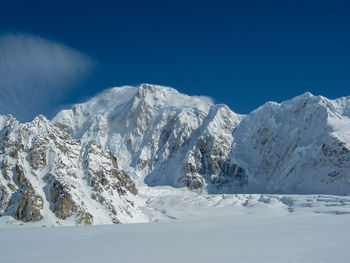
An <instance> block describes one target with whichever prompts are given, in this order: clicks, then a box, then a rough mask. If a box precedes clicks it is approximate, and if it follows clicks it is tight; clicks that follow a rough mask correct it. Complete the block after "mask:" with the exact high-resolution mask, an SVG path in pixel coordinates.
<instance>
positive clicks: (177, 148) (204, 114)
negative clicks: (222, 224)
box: [53, 84, 243, 189]
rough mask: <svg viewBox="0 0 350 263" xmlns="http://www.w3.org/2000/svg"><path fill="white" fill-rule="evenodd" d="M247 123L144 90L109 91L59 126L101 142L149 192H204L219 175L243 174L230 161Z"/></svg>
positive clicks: (203, 103)
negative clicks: (237, 133) (162, 188)
mask: <svg viewBox="0 0 350 263" xmlns="http://www.w3.org/2000/svg"><path fill="white" fill-rule="evenodd" d="M242 118H243V116H242V115H238V114H235V113H234V112H232V111H231V110H230V109H229V108H228V107H227V106H226V105H214V104H213V103H212V102H211V101H210V100H209V99H208V98H205V97H190V96H187V95H183V94H180V93H179V92H177V91H176V90H174V89H172V88H167V87H161V86H156V85H148V84H143V85H141V86H140V87H138V88H136V87H122V88H115V89H111V90H108V91H106V92H104V93H102V94H100V95H99V96H97V97H95V98H93V99H91V100H90V101H88V102H86V103H84V104H78V105H75V106H74V107H73V108H72V109H71V110H64V111H61V112H60V113H59V114H58V115H57V116H56V117H55V118H54V120H53V122H54V123H55V125H56V126H58V127H60V128H62V129H64V130H65V131H67V132H68V133H70V134H71V135H72V136H73V137H75V138H77V139H81V140H82V141H85V142H86V141H90V140H96V141H97V142H98V143H99V144H101V145H102V146H103V147H105V148H107V149H109V150H110V151H111V152H112V153H113V154H114V155H115V156H116V157H117V159H118V160H119V164H120V165H121V167H122V168H123V169H125V170H127V171H128V172H129V173H130V174H134V175H135V178H136V179H139V181H143V180H144V182H145V183H146V184H147V185H148V186H157V185H170V186H174V187H183V186H184V185H185V186H187V187H188V188H190V189H201V188H203V187H204V186H205V185H206V184H207V183H209V184H211V181H213V180H215V179H214V177H215V176H217V175H219V174H226V173H227V172H230V174H231V175H232V176H235V175H236V174H237V169H236V167H235V166H232V165H230V163H228V162H227V157H228V154H229V152H230V150H231V144H232V142H233V131H234V129H235V127H236V126H237V125H238V124H239V122H240V121H241V119H242ZM238 173H239V171H238ZM212 177H213V179H212Z"/></svg>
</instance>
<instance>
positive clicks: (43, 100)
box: [0, 34, 92, 121]
mask: <svg viewBox="0 0 350 263" xmlns="http://www.w3.org/2000/svg"><path fill="white" fill-rule="evenodd" d="M91 67H92V60H91V59H90V58H89V57H88V56H86V55H84V54H81V53H79V52H77V51H75V50H73V49H71V48H69V47H67V46H65V45H63V44H60V43H57V42H54V41H50V40H46V39H43V38H41V37H38V36H33V35H29V34H5V35H1V36H0V114H13V115H15V117H16V118H18V119H19V120H22V121H27V120H30V119H31V118H33V117H34V116H36V115H38V114H45V113H47V112H50V109H51V110H52V109H53V108H54V106H53V105H54V104H55V103H58V101H59V100H60V99H61V98H62V97H63V96H65V94H67V92H68V91H69V89H71V88H72V87H74V84H76V83H77V81H79V80H81V79H82V78H83V77H84V76H86V74H87V73H88V72H89V71H90V69H91Z"/></svg>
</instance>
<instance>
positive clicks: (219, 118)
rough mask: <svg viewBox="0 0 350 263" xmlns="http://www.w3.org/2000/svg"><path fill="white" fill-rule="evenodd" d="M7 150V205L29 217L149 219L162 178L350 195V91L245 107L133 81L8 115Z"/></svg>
mask: <svg viewBox="0 0 350 263" xmlns="http://www.w3.org/2000/svg"><path fill="white" fill-rule="evenodd" d="M0 151H1V152H0V164H1V170H0V173H1V174H0V215H12V216H14V217H15V218H17V219H19V220H22V221H40V220H46V221H47V222H48V224H102V223H118V222H122V223H126V222H128V223H131V222H141V221H147V220H148V219H147V216H145V215H144V214H143V213H142V211H141V210H140V207H144V203H143V201H142V200H144V199H147V198H148V197H149V196H148V194H147V193H149V191H148V190H147V189H149V188H150V187H155V186H171V187H175V188H183V187H187V188H188V189H190V190H194V191H197V192H202V193H293V194H313V193H317V194H336V195H342V194H349V193H350V97H344V98H340V99H336V100H329V99H327V98H324V97H321V96H313V95H312V94H310V93H305V94H303V95H301V96H298V97H296V98H294V99H292V100H289V101H285V102H282V103H281V104H278V103H274V102H268V103H266V104H265V105H263V106H261V107H260V108H258V109H257V110H255V111H253V112H252V113H250V114H249V115H239V114H236V113H234V112H232V111H231V110H230V109H229V108H228V107H227V106H226V105H215V104H214V103H212V102H211V100H210V99H208V98H205V97H198V96H192V97H191V96H187V95H184V94H181V93H179V92H178V91H176V90H174V89H172V88H168V87H162V86H156V85H149V84H142V85H140V86H139V87H132V86H125V87H120V88H113V89H110V90H107V91H105V92H103V93H101V94H99V95H98V96H96V97H94V98H92V99H91V100H89V101H87V102H86V103H83V104H77V105H75V106H73V108H72V109H69V110H63V111H61V112H59V113H58V114H57V116H56V117H55V118H54V119H53V120H52V121H51V122H50V121H48V120H47V119H45V118H44V117H42V116H39V117H37V118H36V119H34V121H32V122H29V123H25V124H20V123H19V122H18V121H16V120H15V119H14V118H13V117H11V116H0ZM116 160H118V166H119V167H118V166H117V161H116ZM124 171H126V172H124ZM134 182H135V183H134ZM138 189H139V191H141V195H137V192H138ZM169 194H170V195H171V191H170V192H169ZM142 209H143V210H144V211H145V208H142ZM146 210H147V208H146Z"/></svg>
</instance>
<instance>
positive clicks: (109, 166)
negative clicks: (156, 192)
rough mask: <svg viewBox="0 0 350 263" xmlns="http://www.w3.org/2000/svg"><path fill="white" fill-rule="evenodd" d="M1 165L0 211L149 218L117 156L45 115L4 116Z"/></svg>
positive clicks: (83, 219)
mask: <svg viewBox="0 0 350 263" xmlns="http://www.w3.org/2000/svg"><path fill="white" fill-rule="evenodd" d="M0 165H1V173H0V216H2V215H9V216H13V217H14V218H16V219H18V220H21V221H24V222H28V221H34V222H35V221H40V220H43V222H45V224H48V225H60V224H64V225H75V224H103V223H104V224H106V223H119V222H133V221H134V222H142V221H146V219H145V217H144V216H143V214H142V212H141V211H140V210H139V209H138V208H137V207H136V206H135V205H134V201H135V200H136V199H137V198H136V197H135V195H136V194H137V189H136V187H135V185H134V183H133V182H132V181H131V180H130V177H129V176H128V175H127V174H126V173H125V172H124V171H122V170H119V169H118V166H117V161H116V159H115V157H114V156H113V155H112V154H111V153H110V152H109V151H105V150H103V149H102V148H101V146H99V145H97V144H96V143H95V142H93V141H91V142H87V143H84V144H83V143H81V142H80V141H79V140H75V139H73V138H71V136H70V135H68V134H67V133H66V132H64V131H62V130H60V129H59V128H57V127H55V126H54V125H53V124H52V123H51V122H50V121H49V120H47V119H46V118H45V117H43V116H38V117H37V118H35V119H34V120H33V121H32V122H29V123H24V124H21V123H19V122H18V121H17V120H16V119H15V118H14V117H12V116H10V115H9V116H0ZM136 201H137V200H136Z"/></svg>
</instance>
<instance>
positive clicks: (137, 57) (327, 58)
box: [0, 0, 350, 117]
mask: <svg viewBox="0 0 350 263" xmlns="http://www.w3.org/2000/svg"><path fill="white" fill-rule="evenodd" d="M0 31H1V32H3V33H7V32H16V31H19V32H27V33H30V34H34V35H38V36H41V37H43V38H46V39H51V40H55V41H58V42H61V43H64V44H65V45H67V46H69V47H71V48H73V49H75V50H77V51H80V52H82V53H84V54H86V55H88V56H90V57H91V58H92V60H93V61H94V63H95V66H94V68H93V70H92V71H91V73H90V75H89V76H88V78H87V79H86V80H85V81H84V82H80V83H79V86H78V88H75V89H72V91H71V92H70V93H69V95H67V96H65V97H64V98H62V99H61V101H59V102H57V103H60V104H69V103H74V102H77V101H81V100H84V98H87V97H90V96H92V95H94V94H96V93H97V92H99V91H101V90H103V89H106V88H108V87H111V86H120V85H126V84H138V83H144V82H147V83H154V84H160V85H167V86H172V87H174V88H176V89H178V90H179V91H180V92H183V93H186V94H190V95H207V96H210V97H212V98H213V99H214V100H215V101H216V103H225V104H227V105H229V107H230V108H231V109H232V110H234V111H235V112H238V113H248V112H249V111H251V110H253V109H255V108H257V107H258V106H260V105H261V104H263V103H264V102H266V101H269V100H273V101H281V100H285V99H289V98H292V97H294V96H296V95H299V94H301V93H303V92H305V91H310V92H311V93H313V94H315V95H319V94H320V95H324V96H327V97H329V98H335V97H340V96H346V95H350V88H349V87H350V4H349V1H285V0H283V1H281V0H279V1H249V0H242V1H234V0H232V1H221V0H215V1H205V0H204V1H181V0H178V1H152V0H150V1H133V0H125V1H103V0H100V1H63V0H62V1H47V0H46V1H19V0H11V1H8V0H2V1H1V7H0ZM77 85H78V84H77ZM44 114H45V112H44ZM50 114H51V115H52V114H53V113H52V111H50V110H48V111H47V115H50ZM49 117H52V116H49Z"/></svg>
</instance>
